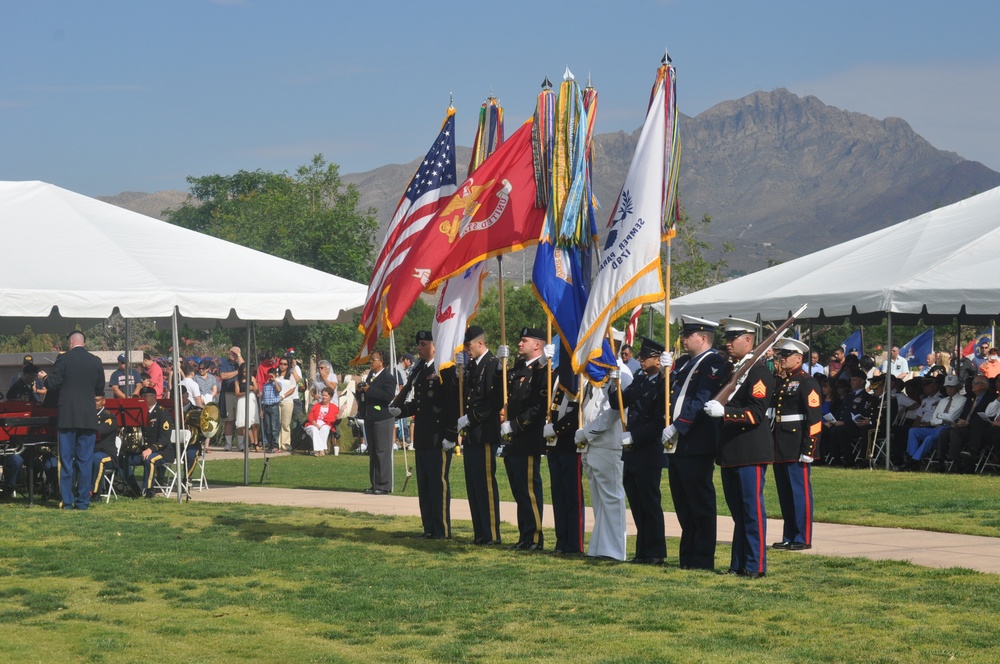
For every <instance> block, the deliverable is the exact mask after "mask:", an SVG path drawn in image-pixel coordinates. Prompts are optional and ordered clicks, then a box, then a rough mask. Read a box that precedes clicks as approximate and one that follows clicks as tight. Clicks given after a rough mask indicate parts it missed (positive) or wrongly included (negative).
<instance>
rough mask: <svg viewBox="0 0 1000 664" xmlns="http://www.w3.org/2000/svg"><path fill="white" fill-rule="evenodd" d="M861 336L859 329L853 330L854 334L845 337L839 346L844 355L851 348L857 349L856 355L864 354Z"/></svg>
mask: <svg viewBox="0 0 1000 664" xmlns="http://www.w3.org/2000/svg"><path fill="white" fill-rule="evenodd" d="M862 341H863V337H862V336H861V330H854V334H852V335H851V336H849V337H847V339H845V340H844V342H843V343H842V344H840V347H841V348H843V349H844V355H847V354H848V353H850V352H851V350H852V349H854V350H856V351H858V355H863V354H864V349H863V348H862V347H861V344H862Z"/></svg>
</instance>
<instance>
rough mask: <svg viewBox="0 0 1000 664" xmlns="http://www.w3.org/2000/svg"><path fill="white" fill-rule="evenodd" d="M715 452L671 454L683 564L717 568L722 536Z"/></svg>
mask: <svg viewBox="0 0 1000 664" xmlns="http://www.w3.org/2000/svg"><path fill="white" fill-rule="evenodd" d="M714 473H715V456H714V455H711V454H699V455H695V456H680V455H677V454H674V455H673V456H671V457H670V466H669V467H668V468H667V478H668V479H669V481H670V495H671V496H672V497H673V501H674V512H675V513H676V514H677V520H678V521H679V522H680V524H681V545H680V551H679V553H678V556H677V558H678V563H679V564H680V566H681V567H692V568H695V569H715V543H716V541H717V540H718V532H717V531H718V522H717V521H716V516H717V513H718V511H717V507H716V500H715V484H714V483H713V481H712V476H713V475H714Z"/></svg>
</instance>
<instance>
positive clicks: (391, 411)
mask: <svg viewBox="0 0 1000 664" xmlns="http://www.w3.org/2000/svg"><path fill="white" fill-rule="evenodd" d="M402 412H403V411H401V410H400V409H398V408H396V407H395V406H389V414H390V415H392V416H393V417H399V414H400V413H402Z"/></svg>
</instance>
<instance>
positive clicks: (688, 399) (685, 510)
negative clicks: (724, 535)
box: [661, 316, 729, 570]
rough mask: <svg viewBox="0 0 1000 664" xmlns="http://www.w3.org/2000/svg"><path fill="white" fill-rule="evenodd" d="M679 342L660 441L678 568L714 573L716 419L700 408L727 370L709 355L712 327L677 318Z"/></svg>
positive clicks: (710, 323) (719, 386) (706, 322)
mask: <svg viewBox="0 0 1000 664" xmlns="http://www.w3.org/2000/svg"><path fill="white" fill-rule="evenodd" d="M682 318H683V321H684V325H683V327H682V328H681V344H683V346H684V350H685V352H686V354H685V355H684V356H682V357H680V358H678V360H677V363H676V364H675V365H674V366H673V370H672V371H671V372H670V395H671V397H670V409H671V414H672V417H671V422H670V425H669V426H667V428H666V429H664V430H663V434H662V436H661V440H662V442H663V446H664V447H665V448H666V450H667V453H668V454H670V455H671V457H670V461H669V465H668V467H667V477H668V479H669V480H670V495H671V496H672V497H673V501H674V512H676V514H677V520H678V522H680V526H681V544H680V551H679V553H678V563H679V564H680V567H681V569H709V570H710V569H715V543H716V539H717V521H716V515H717V508H716V499H715V483H714V480H713V476H714V474H715V449H716V447H718V444H719V420H717V419H714V418H711V417H709V416H708V415H707V414H706V413H705V412H704V411H703V410H702V409H703V408H704V406H705V403H706V402H708V401H709V400H711V399H712V398H713V397H714V396H715V395H716V394H717V393H718V392H719V390H720V389H722V386H723V385H725V383H726V380H727V378H728V373H729V369H728V367H727V366H726V361H725V360H724V359H722V356H721V355H719V354H718V353H717V352H715V349H714V348H712V344H713V343H714V342H715V328H717V327H718V326H719V324H718V323H716V322H714V321H710V320H705V319H702V318H694V317H693V316H682Z"/></svg>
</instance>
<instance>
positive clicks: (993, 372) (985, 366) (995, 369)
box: [979, 348, 1000, 380]
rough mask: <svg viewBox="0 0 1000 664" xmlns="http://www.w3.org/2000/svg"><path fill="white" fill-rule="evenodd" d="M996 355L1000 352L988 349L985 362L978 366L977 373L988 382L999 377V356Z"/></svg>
mask: <svg viewBox="0 0 1000 664" xmlns="http://www.w3.org/2000/svg"><path fill="white" fill-rule="evenodd" d="M998 353H1000V351H997V349H996V348H990V350H989V354H988V355H987V356H986V361H985V362H983V363H982V364H980V365H979V373H980V374H982V375H983V376H986V377H987V378H989V379H990V380H993V379H995V378H996V377H997V376H1000V355H998Z"/></svg>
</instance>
